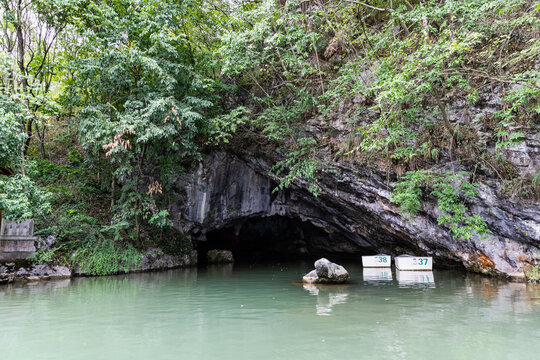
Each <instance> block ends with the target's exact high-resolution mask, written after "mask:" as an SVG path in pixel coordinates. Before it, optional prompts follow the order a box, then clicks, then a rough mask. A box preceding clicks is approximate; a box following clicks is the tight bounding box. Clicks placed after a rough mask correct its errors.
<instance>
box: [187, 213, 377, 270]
mask: <svg viewBox="0 0 540 360" xmlns="http://www.w3.org/2000/svg"><path fill="white" fill-rule="evenodd" d="M344 244H346V246H345V248H343V249H341V248H340V245H344ZM342 247H343V246H342ZM212 249H220V250H230V251H232V253H233V255H234V259H235V261H240V262H265V261H292V260H316V259H317V258H318V257H322V256H332V258H334V259H352V258H353V257H354V258H358V255H359V252H358V250H359V249H358V248H356V249H354V251H352V252H351V245H350V243H349V242H348V241H346V240H345V239H344V238H341V237H337V238H336V237H335V236H332V234H329V233H327V232H326V231H324V230H323V229H321V228H318V227H316V226H314V225H313V224H311V223H310V222H307V221H302V220H301V219H298V218H291V217H284V216H277V215H275V216H269V217H257V218H249V219H244V220H243V221H242V222H238V223H236V224H234V225H230V226H228V227H224V228H221V229H215V230H211V231H209V232H207V233H206V241H198V242H197V250H198V252H199V262H200V263H205V262H206V253H207V252H208V251H209V250H212ZM373 251H374V250H373V249H364V251H362V252H367V253H369V252H373Z"/></svg>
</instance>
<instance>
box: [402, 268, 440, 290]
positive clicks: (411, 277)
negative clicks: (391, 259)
mask: <svg viewBox="0 0 540 360" xmlns="http://www.w3.org/2000/svg"><path fill="white" fill-rule="evenodd" d="M396 279H397V281H398V283H399V286H400V287H411V286H412V287H415V286H427V287H431V288H434V287H435V278H434V277H433V271H404V270H403V271H402V270H397V269H396Z"/></svg>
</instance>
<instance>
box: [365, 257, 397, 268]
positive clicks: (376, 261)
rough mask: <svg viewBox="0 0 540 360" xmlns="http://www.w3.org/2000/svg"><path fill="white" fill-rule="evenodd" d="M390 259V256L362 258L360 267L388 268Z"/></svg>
mask: <svg viewBox="0 0 540 360" xmlns="http://www.w3.org/2000/svg"><path fill="white" fill-rule="evenodd" d="M391 262H392V258H391V257H390V255H385V254H377V255H369V256H362V266H363V267H377V268H380V267H390V265H391Z"/></svg>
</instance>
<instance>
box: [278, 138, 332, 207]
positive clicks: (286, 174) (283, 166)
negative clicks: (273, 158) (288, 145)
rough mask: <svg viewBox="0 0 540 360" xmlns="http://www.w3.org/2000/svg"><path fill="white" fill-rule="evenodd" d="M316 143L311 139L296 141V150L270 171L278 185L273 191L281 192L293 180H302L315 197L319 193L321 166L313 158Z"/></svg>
mask: <svg viewBox="0 0 540 360" xmlns="http://www.w3.org/2000/svg"><path fill="white" fill-rule="evenodd" d="M316 145H317V141H316V140H315V139H313V138H301V139H298V143H297V146H298V149H297V150H294V151H292V152H289V153H288V154H287V156H286V158H285V160H282V161H279V162H278V163H277V164H276V165H275V166H274V167H273V168H272V170H271V172H272V174H273V176H274V178H275V179H276V180H278V181H279V185H278V187H277V188H275V189H274V192H275V191H277V190H283V189H284V188H287V187H289V186H290V185H291V184H292V183H293V182H294V181H295V180H302V181H305V182H307V183H308V184H309V186H308V189H309V191H310V192H311V193H312V194H313V195H315V196H317V195H318V193H319V192H320V191H321V188H320V186H319V185H318V184H317V182H318V171H319V170H320V169H321V167H322V166H323V164H322V163H321V162H320V161H318V160H317V159H316V158H315V156H314V150H315V149H316Z"/></svg>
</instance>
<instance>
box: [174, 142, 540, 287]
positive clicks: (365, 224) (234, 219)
mask: <svg viewBox="0 0 540 360" xmlns="http://www.w3.org/2000/svg"><path fill="white" fill-rule="evenodd" d="M272 164H273V161H272V160H271V159H269V158H268V156H266V154H249V153H247V152H242V153H237V154H231V153H225V152H219V153H213V154H210V155H208V156H207V157H206V158H205V159H204V160H203V161H202V162H201V163H200V164H199V166H198V167H197V168H195V169H193V170H192V171H191V172H190V173H188V174H186V175H184V176H182V177H180V178H178V180H177V182H176V191H177V193H178V194H179V196H178V197H177V200H176V201H175V202H174V203H173V204H172V206H171V213H172V214H173V216H174V217H175V225H176V227H177V228H178V229H179V230H181V231H183V232H184V233H186V234H189V235H191V236H192V237H193V239H194V240H195V241H204V240H205V234H206V233H208V232H209V231H211V230H214V229H220V228H224V227H233V228H235V229H236V231H238V232H240V231H241V228H242V225H243V223H245V222H247V221H249V220H250V219H252V218H259V217H269V216H274V215H280V216H285V217H290V218H296V219H299V220H302V221H306V222H309V223H311V224H313V225H314V226H316V227H317V228H320V229H322V230H324V232H326V233H327V234H328V236H327V239H326V240H324V241H321V240H320V239H317V240H316V241H315V240H314V241H313V243H312V244H311V247H312V248H316V249H318V250H319V251H320V252H328V253H334V254H348V255H353V256H354V255H358V256H359V255H360V254H366V253H368V254H370V253H371V254H372V253H376V252H384V253H388V254H391V255H394V256H396V255H400V254H402V253H406V252H409V253H416V254H421V255H430V256H433V257H434V258H435V263H436V264H437V263H439V264H452V263H453V264H456V263H459V264H463V266H465V267H466V268H467V269H469V270H472V271H477V272H482V273H487V274H493V275H504V276H511V277H514V278H522V277H523V266H524V265H526V264H529V263H532V262H534V261H537V260H539V259H540V253H539V252H538V250H539V245H540V206H539V204H538V203H534V202H530V203H524V202H519V201H513V200H510V199H507V198H498V197H497V196H496V193H495V190H494V189H492V188H490V187H488V186H481V188H480V189H479V195H480V196H479V197H478V198H477V199H475V200H474V201H475V203H474V204H472V209H473V210H474V211H475V212H476V213H479V214H480V215H482V216H483V217H484V219H485V220H486V222H487V223H488V225H489V228H490V230H491V231H492V233H493V234H492V235H491V236H490V237H489V239H488V240H481V241H479V240H475V239H470V240H455V239H453V238H452V236H451V235H450V233H449V231H448V229H447V228H445V227H444V226H440V225H438V224H437V215H438V214H437V210H436V206H435V204H429V203H428V204H426V205H425V206H424V208H423V210H422V211H421V212H419V213H418V214H417V215H415V216H413V217H410V218H405V217H403V215H402V214H401V213H400V211H399V209H398V208H397V207H396V206H395V205H394V204H392V203H391V202H390V194H391V189H390V187H389V184H388V182H387V178H386V177H385V175H384V174H380V173H377V172H373V171H369V170H367V169H363V168H357V167H354V168H353V167H351V166H350V165H347V164H346V163H337V164H335V166H334V168H335V170H336V171H335V173H336V174H339V176H336V175H333V174H329V173H324V174H322V177H321V181H320V183H319V185H320V186H321V188H322V191H321V193H320V194H319V196H318V197H314V196H313V195H311V194H310V193H309V191H308V190H307V188H308V184H303V183H298V184H295V185H294V186H292V187H291V188H289V189H287V190H285V191H280V192H278V193H274V194H272V190H273V189H274V188H275V183H273V181H272V180H271V179H270V177H269V176H268V171H269V169H270V168H271V166H272ZM390 185H391V184H390ZM305 240H306V241H307V242H309V241H310V239H305Z"/></svg>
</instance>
